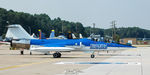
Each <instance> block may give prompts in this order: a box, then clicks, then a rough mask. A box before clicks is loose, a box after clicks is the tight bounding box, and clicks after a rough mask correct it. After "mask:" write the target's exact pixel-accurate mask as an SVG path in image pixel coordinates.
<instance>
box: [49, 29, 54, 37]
mask: <svg viewBox="0 0 150 75" xmlns="http://www.w3.org/2000/svg"><path fill="white" fill-rule="evenodd" d="M54 37H55V31H54V30H52V32H51V33H50V36H49V38H50V39H54Z"/></svg>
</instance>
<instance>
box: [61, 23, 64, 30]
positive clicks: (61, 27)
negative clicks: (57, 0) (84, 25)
mask: <svg viewBox="0 0 150 75" xmlns="http://www.w3.org/2000/svg"><path fill="white" fill-rule="evenodd" d="M61 24H62V25H61V29H62V33H63V32H64V27H63V22H61Z"/></svg>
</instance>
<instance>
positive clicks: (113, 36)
mask: <svg viewBox="0 0 150 75" xmlns="http://www.w3.org/2000/svg"><path fill="white" fill-rule="evenodd" d="M111 24H112V25H111V26H112V40H116V21H115V20H114V21H112V22H111Z"/></svg>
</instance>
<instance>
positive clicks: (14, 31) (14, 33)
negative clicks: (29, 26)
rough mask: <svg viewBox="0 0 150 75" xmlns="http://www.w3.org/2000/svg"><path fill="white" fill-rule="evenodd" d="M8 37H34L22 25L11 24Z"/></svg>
mask: <svg viewBox="0 0 150 75" xmlns="http://www.w3.org/2000/svg"><path fill="white" fill-rule="evenodd" d="M6 38H11V39H32V37H31V36H30V35H29V34H28V33H27V32H26V31H25V30H24V28H23V27H22V26H21V25H18V24H15V25H9V26H8V30H7V33H6Z"/></svg>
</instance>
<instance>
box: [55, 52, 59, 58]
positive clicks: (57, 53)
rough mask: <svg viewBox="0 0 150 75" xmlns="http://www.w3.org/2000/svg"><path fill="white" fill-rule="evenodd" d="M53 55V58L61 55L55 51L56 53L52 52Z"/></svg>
mask: <svg viewBox="0 0 150 75" xmlns="http://www.w3.org/2000/svg"><path fill="white" fill-rule="evenodd" d="M53 57H54V58H60V57H61V53H59V52H56V53H54V54H53Z"/></svg>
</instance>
